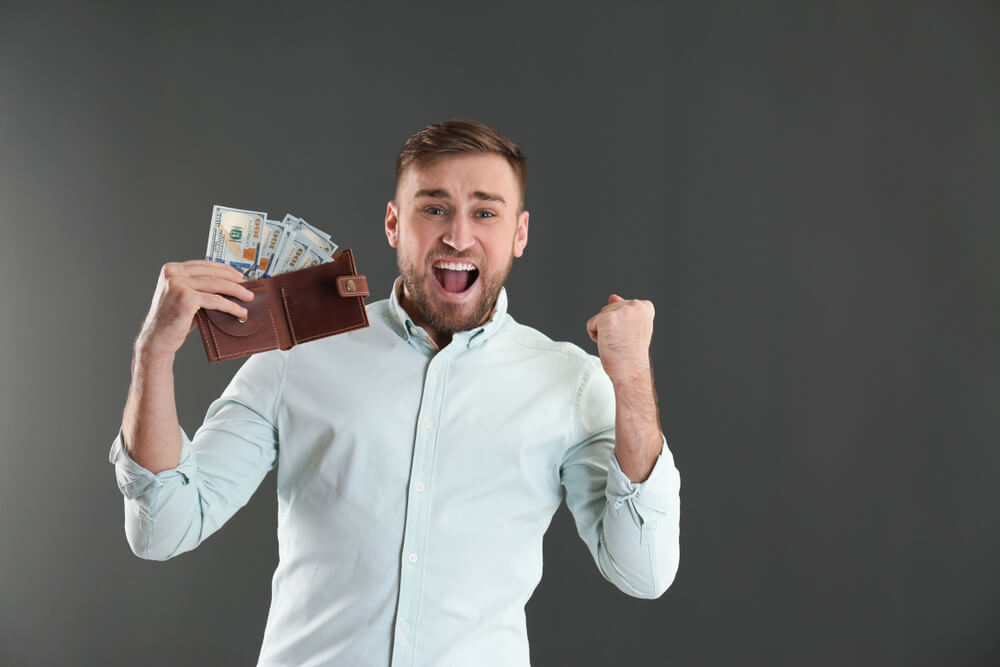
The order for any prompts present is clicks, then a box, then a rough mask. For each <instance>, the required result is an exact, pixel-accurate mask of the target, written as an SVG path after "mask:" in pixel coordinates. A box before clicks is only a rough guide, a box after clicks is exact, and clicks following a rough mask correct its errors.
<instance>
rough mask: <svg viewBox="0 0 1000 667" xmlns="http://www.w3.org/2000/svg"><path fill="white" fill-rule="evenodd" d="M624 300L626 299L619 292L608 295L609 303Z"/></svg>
mask: <svg viewBox="0 0 1000 667" xmlns="http://www.w3.org/2000/svg"><path fill="white" fill-rule="evenodd" d="M624 300H625V299H623V298H621V297H620V296H618V295H617V294H612V295H611V296H609V297H608V303H618V302H619V301H624Z"/></svg>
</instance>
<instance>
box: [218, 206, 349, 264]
mask: <svg viewBox="0 0 1000 667" xmlns="http://www.w3.org/2000/svg"><path fill="white" fill-rule="evenodd" d="M336 252H337V244H336V243H334V241H333V239H332V238H331V237H330V235H329V234H327V233H326V232H324V231H323V230H321V229H319V228H318V227H315V226H313V225H311V224H309V223H308V222H306V221H305V220H303V219H302V218H298V217H296V216H294V215H291V214H288V215H285V217H284V218H283V219H282V220H281V221H280V222H279V221H277V220H268V219H267V214H266V213H264V212H262V211H249V210H244V209H238V208H232V207H229V206H218V205H216V206H214V207H213V209H212V225H211V229H210V230H209V236H208V248H207V250H206V251H205V259H209V260H212V261H216V262H220V263H224V264H229V265H230V266H233V267H235V268H237V269H238V270H240V271H241V272H242V273H243V275H244V276H246V277H247V278H248V279H250V280H254V279H257V278H270V277H271V276H275V275H278V274H281V273H288V272H289V271H298V270H299V269H305V268H309V267H310V266H315V265H316V264H322V263H325V262H330V261H333V255H334V254H335V253H336Z"/></svg>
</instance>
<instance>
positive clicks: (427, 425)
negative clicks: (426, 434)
mask: <svg viewBox="0 0 1000 667" xmlns="http://www.w3.org/2000/svg"><path fill="white" fill-rule="evenodd" d="M431 426H434V422H432V421H431V420H430V419H425V420H424V428H425V429H427V430H428V431H429V430H431Z"/></svg>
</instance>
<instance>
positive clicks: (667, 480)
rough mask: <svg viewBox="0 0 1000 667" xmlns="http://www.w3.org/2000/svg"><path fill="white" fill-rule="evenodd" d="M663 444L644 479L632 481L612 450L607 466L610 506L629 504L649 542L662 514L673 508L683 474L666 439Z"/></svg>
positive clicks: (644, 539) (621, 507)
mask: <svg viewBox="0 0 1000 667" xmlns="http://www.w3.org/2000/svg"><path fill="white" fill-rule="evenodd" d="M660 437H661V438H663V444H662V445H661V450H660V454H659V456H657V458H656V463H655V464H654V465H653V469H652V471H650V473H649V477H647V478H646V481H644V482H633V481H632V480H630V479H629V478H628V476H627V475H626V474H625V473H624V472H622V469H621V466H620V465H619V464H618V457H617V456H616V455H615V454H614V452H612V454H611V461H610V463H609V465H608V485H607V490H606V495H607V499H608V503H609V504H610V505H611V509H613V510H614V511H616V512H621V511H623V510H624V509H625V508H626V507H627V508H628V509H629V511H630V513H631V514H632V515H633V517H634V518H635V520H636V523H637V524H638V525H639V526H641V528H642V535H641V539H640V541H641V543H642V544H646V543H648V542H649V540H650V539H651V538H652V534H653V532H654V531H655V530H656V524H657V522H658V520H659V518H660V517H661V516H662V515H665V514H666V513H667V512H668V511H670V504H671V499H673V498H676V497H677V494H678V492H679V491H680V476H679V475H678V474H677V469H676V468H675V467H674V457H673V456H672V455H671V453H670V450H669V449H667V439H666V437H664V436H663V434H660Z"/></svg>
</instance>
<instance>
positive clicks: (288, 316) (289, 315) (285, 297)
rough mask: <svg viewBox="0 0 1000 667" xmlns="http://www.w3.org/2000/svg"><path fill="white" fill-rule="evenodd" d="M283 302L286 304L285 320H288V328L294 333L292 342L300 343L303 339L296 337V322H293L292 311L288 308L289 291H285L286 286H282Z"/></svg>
mask: <svg viewBox="0 0 1000 667" xmlns="http://www.w3.org/2000/svg"><path fill="white" fill-rule="evenodd" d="M281 303H282V304H284V306H285V321H286V322H288V330H289V331H290V332H291V334H292V342H293V343H299V342H301V341H300V340H299V339H298V338H296V337H295V323H294V322H292V311H291V310H289V309H288V292H286V291H285V288H284V287H282V288H281Z"/></svg>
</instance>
